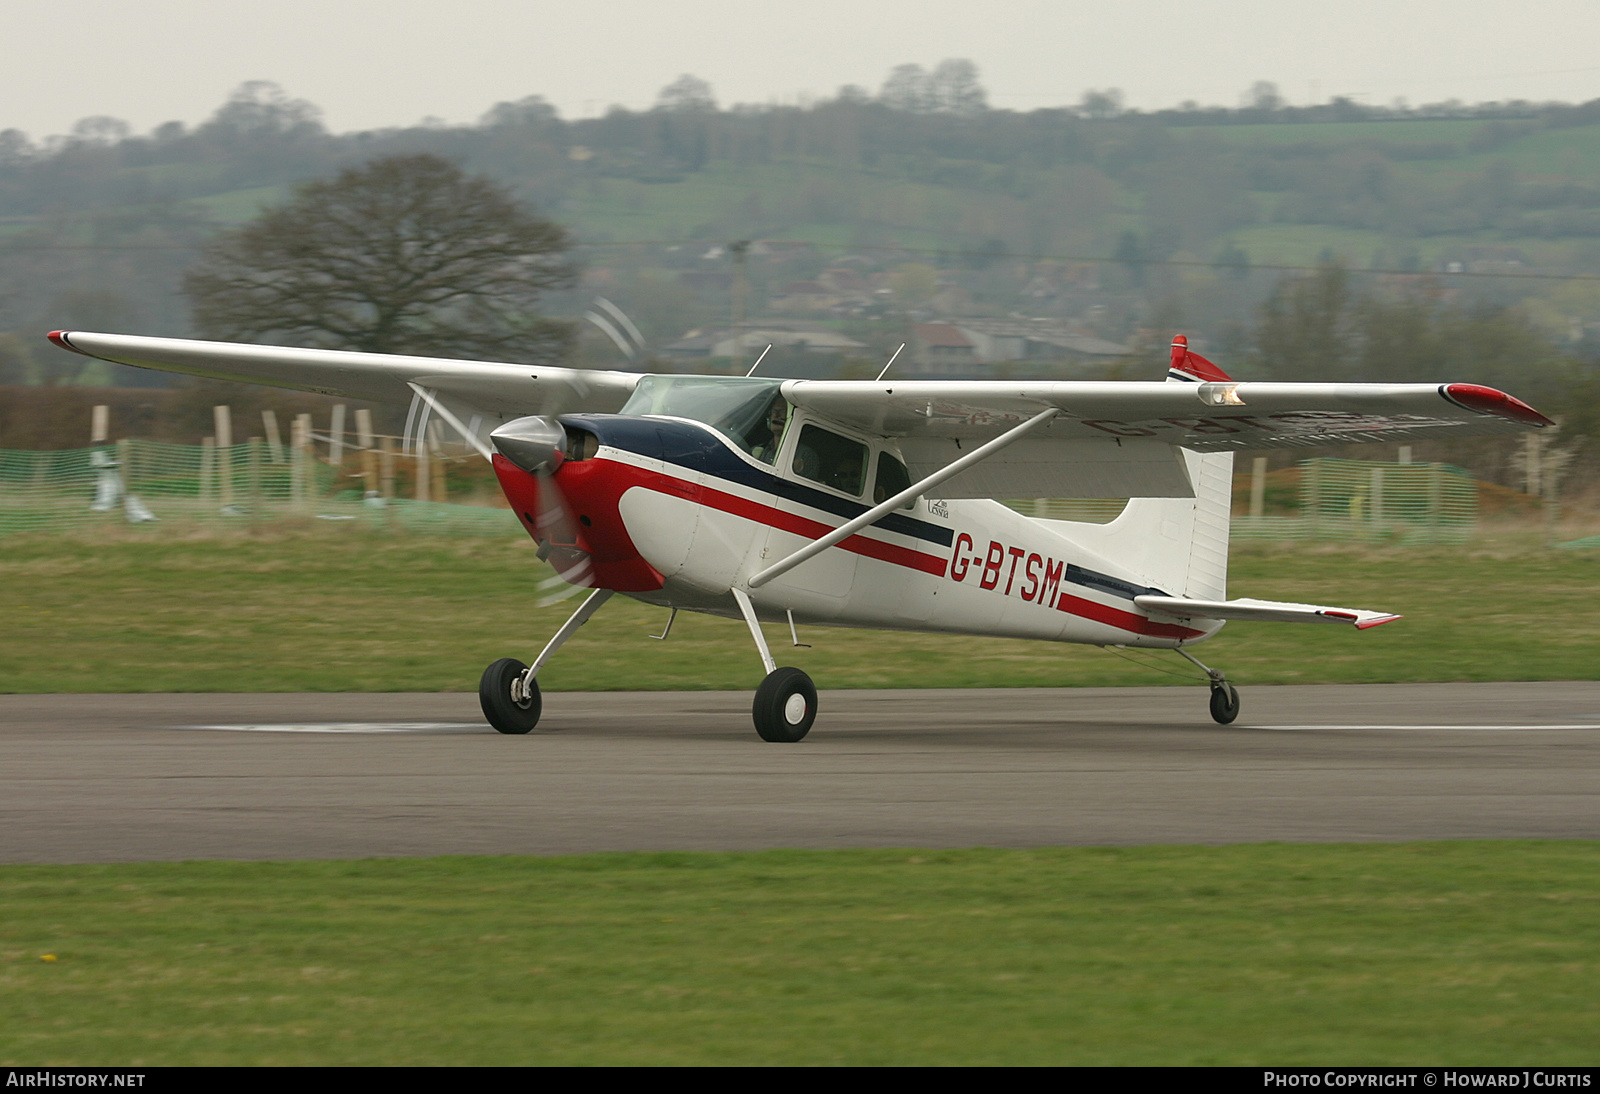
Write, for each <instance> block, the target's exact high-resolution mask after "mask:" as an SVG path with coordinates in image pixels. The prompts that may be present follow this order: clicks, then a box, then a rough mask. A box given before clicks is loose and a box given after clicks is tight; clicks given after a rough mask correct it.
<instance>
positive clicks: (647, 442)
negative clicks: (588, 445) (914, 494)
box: [561, 414, 955, 547]
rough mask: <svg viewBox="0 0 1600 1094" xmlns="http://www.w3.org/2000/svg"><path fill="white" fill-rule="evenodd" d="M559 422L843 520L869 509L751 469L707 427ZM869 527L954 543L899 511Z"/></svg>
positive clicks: (629, 420) (617, 420)
mask: <svg viewBox="0 0 1600 1094" xmlns="http://www.w3.org/2000/svg"><path fill="white" fill-rule="evenodd" d="M561 420H562V421H563V422H567V423H570V424H572V425H574V426H577V427H578V428H580V429H587V430H589V431H590V432H592V433H594V435H595V436H596V437H598V438H599V439H600V443H602V444H604V445H607V446H609V447H611V448H620V449H621V450H622V451H624V452H633V453H637V454H638V455H640V456H648V457H650V458H651V459H657V460H663V461H665V462H667V463H671V464H676V465H677V466H679V467H682V468H684V469H686V470H689V471H698V472H700V473H701V474H705V475H710V476H711V477H713V478H717V479H722V480H723V481H724V482H729V483H733V484H735V485H737V486H742V487H744V488H745V489H747V490H754V491H757V492H759V493H764V494H774V495H776V496H777V497H780V498H782V499H784V500H785V501H792V502H795V503H796V504H798V505H806V506H810V507H811V508H813V509H821V510H822V511H823V512H825V513H832V514H834V515H835V516H838V517H843V518H844V519H845V520H850V519H853V518H855V517H859V516H860V515H861V514H862V513H865V512H866V511H867V509H868V507H867V506H865V505H862V504H861V503H860V502H856V501H850V500H849V499H847V498H841V497H836V496H835V495H833V494H829V493H827V492H825V491H822V490H817V489H814V488H812V487H809V486H805V485H803V484H801V483H798V482H792V481H790V480H789V479H784V478H780V477H778V476H777V475H775V474H773V473H772V472H771V471H767V470H765V469H763V468H759V467H752V466H751V465H750V464H749V463H747V462H745V461H744V460H743V459H740V458H739V456H738V455H736V454H735V453H734V452H732V451H731V450H730V449H729V448H728V446H727V444H725V443H724V442H723V441H722V439H721V438H720V437H718V436H717V435H716V433H715V432H714V431H713V430H712V429H711V428H710V427H709V426H698V425H690V424H689V423H687V422H674V421H663V420H661V419H659V418H633V417H623V416H620V415H610V414H563V415H562V416H561ZM872 527H874V528H879V529H882V530H883V531H886V532H895V533H898V534H899V535H902V536H910V537H912V538H914V539H920V540H923V541H925V542H927V543H936V544H938V545H939V546H941V547H949V546H950V544H951V543H953V542H954V541H955V533H954V532H953V531H952V530H951V529H949V528H947V527H941V526H940V525H937V524H929V523H928V522H927V521H922V520H916V519H914V518H912V517H910V516H907V515H905V514H902V513H890V514H889V515H888V516H886V517H883V518H881V519H879V520H878V521H877V522H876V523H874V524H873V525H872Z"/></svg>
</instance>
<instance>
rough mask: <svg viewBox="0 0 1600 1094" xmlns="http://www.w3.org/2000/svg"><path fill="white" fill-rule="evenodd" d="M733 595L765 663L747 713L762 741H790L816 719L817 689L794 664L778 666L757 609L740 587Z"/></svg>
mask: <svg viewBox="0 0 1600 1094" xmlns="http://www.w3.org/2000/svg"><path fill="white" fill-rule="evenodd" d="M733 599H734V600H735V601H736V602H737V603H738V605H739V613H740V614H741V615H743V616H744V621H745V624H746V625H747V626H749V628H750V637H751V638H754V639H755V640H756V649H757V650H758V651H759V652H760V653H761V663H762V665H764V666H765V667H766V670H767V676H766V679H764V680H762V681H761V686H760V687H758V688H756V701H755V704H754V705H753V706H752V707H751V708H750V716H751V718H752V719H753V720H754V721H755V723H756V733H758V734H759V735H760V737H761V739H762V740H763V741H774V742H786V743H791V744H792V743H793V742H795V741H798V740H800V738H802V737H804V736H805V735H806V734H807V733H809V732H810V731H811V723H812V722H814V721H816V720H817V689H816V685H814V684H812V682H811V677H809V676H807V675H806V674H805V673H803V672H801V671H800V670H799V669H795V668H787V667H785V668H779V667H778V663H777V662H776V661H774V660H773V659H772V651H771V650H770V649H768V648H767V637H766V635H764V634H762V633H761V623H760V622H759V621H758V620H757V619H756V609H755V606H754V605H753V604H751V603H750V598H749V597H748V596H746V595H745V593H744V591H743V590H742V589H734V590H733Z"/></svg>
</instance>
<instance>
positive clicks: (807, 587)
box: [50, 331, 1552, 741]
mask: <svg viewBox="0 0 1600 1094" xmlns="http://www.w3.org/2000/svg"><path fill="white" fill-rule="evenodd" d="M50 337H51V340H52V341H54V342H55V344H56V345H58V346H61V347H62V348H64V349H69V350H73V351H76V352H78V353H82V354H86V355H88V356H91V357H98V358H101V359H104V360H107V361H116V362H120V363H122V364H128V365H137V366H140V367H143V368H153V369H162V370H165V371H169V372H180V373H187V374H190V375H194V376H205V377H212V378H215V379H220V380H234V381H244V382H251V383H261V384H270V385H274V386H278V387H287V388H298V389H301V390H305V391H315V392H321V393H324V394H328V395H337V396H344V397H348V398H352V399H366V400H374V401H380V402H382V401H391V402H395V401H400V402H403V401H406V400H410V401H411V409H412V416H411V422H410V425H409V426H408V432H412V431H413V430H414V434H415V435H416V436H419V437H420V436H421V435H422V434H421V430H422V428H423V424H424V422H425V421H426V420H427V417H428V416H429V415H430V414H437V415H438V417H439V418H440V419H442V420H443V421H444V422H445V423H446V424H447V425H448V426H449V427H450V428H452V429H454V430H455V431H457V432H458V433H459V434H460V435H461V436H462V438H463V439H464V440H465V441H467V442H468V443H470V444H472V445H474V446H475V447H476V448H477V449H478V450H479V451H480V452H482V453H483V454H484V456H485V457H487V458H489V459H490V460H491V461H492V462H493V464H494V470H495V473H496V474H497V476H498V477H499V480H500V485H501V487H502V489H503V490H504V491H505V495H506V497H507V498H508V499H509V500H510V502H511V507H512V509H513V511H514V512H516V513H517V515H518V516H519V517H520V519H521V521H522V523H523V526H524V528H525V529H526V530H527V532H528V534H529V535H530V536H532V537H533V539H534V540H535V541H536V542H537V543H538V545H539V553H540V556H541V557H542V558H545V559H546V560H548V561H549V562H550V564H551V565H552V566H554V568H555V570H556V572H557V573H558V574H559V575H560V576H561V578H562V579H563V580H564V581H566V582H568V583H569V584H571V585H574V586H583V587H588V588H590V589H592V590H593V591H592V592H590V593H589V595H588V597H587V598H586V599H585V600H584V601H583V603H582V605H581V606H580V607H579V608H578V610H577V611H576V612H575V613H574V614H573V615H572V617H571V618H570V619H568V620H567V622H566V623H565V624H564V625H563V626H562V627H561V628H560V629H559V630H558V631H557V632H556V634H555V636H554V637H553V638H551V639H550V641H549V643H548V644H547V645H546V646H545V647H544V650H543V652H541V653H540V654H539V656H538V657H536V658H535V659H534V661H533V664H532V665H531V666H529V665H525V664H523V663H522V662H521V661H518V660H515V659H512V658H504V659H502V660H499V661H496V662H495V663H494V664H492V665H490V666H489V667H488V669H487V670H486V671H485V672H484V674H483V678H482V681H481V684H480V688H479V697H480V700H481V702H482V706H483V712H484V715H485V717H486V718H487V719H488V721H489V723H490V724H491V725H493V726H494V728H496V729H497V730H499V731H500V732H502V733H527V732H528V731H529V730H531V729H533V728H534V726H535V725H537V724H538V721H539V714H540V692H539V682H538V676H539V673H540V671H541V670H542V669H543V668H544V667H545V666H546V665H547V664H548V663H549V662H550V659H551V657H552V656H553V655H554V654H555V653H556V651H557V650H558V649H560V647H561V645H562V644H563V643H564V642H566V641H567V639H569V638H570V637H571V636H572V635H573V633H574V632H576V631H577V629H578V628H579V627H581V626H582V625H583V624H584V623H585V622H587V621H588V620H589V618H590V617H591V616H593V615H594V613H595V612H596V611H598V610H599V609H600V608H601V607H602V606H603V605H604V604H605V603H606V601H607V600H608V599H610V598H611V596H612V595H613V594H615V593H625V594H627V595H628V596H631V597H634V598H636V599H638V600H642V601H645V602H646V603H649V604H656V605H660V606H661V607H663V608H668V609H671V611H672V612H673V614H674V616H675V615H676V613H677V612H678V611H680V610H685V611H697V612H708V613H711V614H714V615H722V616H727V617H730V618H736V619H743V620H744V621H745V623H746V624H747V625H748V626H749V628H750V636H751V638H752V639H753V640H754V643H755V647H756V650H757V651H758V652H759V654H760V656H761V661H762V664H763V665H764V666H765V667H766V677H765V679H763V680H762V681H761V684H760V686H759V687H758V688H757V689H756V694H755V704H754V708H753V716H754V720H755V726H756V731H757V733H759V734H760V736H761V738H762V739H763V740H767V741H798V740H800V739H801V738H802V737H804V736H805V735H806V733H807V732H808V731H809V730H810V729H811V724H812V721H813V720H814V719H815V717H816V714H817V692H816V688H815V687H814V686H813V684H812V682H811V680H810V678H809V677H807V676H806V674H805V673H803V672H801V671H800V670H799V669H796V668H787V667H785V668H780V667H779V666H778V665H777V663H776V661H775V660H774V658H773V655H772V652H771V649H770V647H769V646H768V644H767V639H766V637H765V635H764V634H763V632H762V629H761V624H762V623H763V622H764V621H765V622H768V623H779V624H787V626H788V627H789V629H790V634H791V636H793V635H794V634H795V632H794V626H795V624H797V623H807V624H821V625H832V626H846V627H869V628H881V629H888V630H911V631H943V632H952V633H961V634H976V635H997V636H1003V637H1009V638H1038V639H1045V640H1050V641H1056V642H1081V643H1090V644H1094V645H1100V646H1116V647H1126V646H1136V647H1147V648H1153V649H1169V650H1173V651H1175V652H1176V653H1178V654H1179V655H1181V656H1182V657H1185V658H1187V659H1188V660H1190V661H1192V662H1194V664H1195V665H1196V666H1198V667H1199V668H1200V669H1201V670H1203V671H1204V672H1205V673H1206V676H1207V678H1208V679H1209V681H1210V688H1211V704H1210V705H1211V715H1212V717H1214V718H1215V719H1216V720H1217V721H1218V722H1221V723H1224V724H1226V723H1229V722H1232V721H1233V720H1234V718H1235V717H1237V716H1238V713H1239V696H1238V692H1237V691H1236V690H1235V689H1234V688H1233V686H1232V685H1231V684H1229V683H1228V680H1227V678H1226V676H1225V675H1224V674H1223V673H1222V672H1221V671H1219V670H1217V669H1213V668H1210V667H1208V666H1206V665H1204V664H1202V663H1201V662H1200V661H1198V660H1196V658H1195V657H1194V655H1193V654H1191V653H1190V652H1189V647H1190V646H1193V645H1195V644H1196V643H1198V642H1201V641H1204V640H1205V639H1207V638H1210V637H1211V636H1212V635H1214V634H1216V633H1217V631H1218V630H1220V629H1221V627H1222V625H1223V623H1224V622H1225V621H1228V620H1279V621H1288V622H1303V623H1338V624H1346V625H1352V626H1355V627H1358V628H1366V627H1373V626H1377V625H1378V624H1380V623H1387V622H1389V621H1391V620H1393V619H1397V618H1399V617H1398V616H1395V615H1392V614H1386V613H1383V612H1375V611H1363V610H1358V609H1354V608H1338V607H1328V606H1325V605H1317V604H1293V603H1281V602H1276V601H1267V600H1252V599H1235V600H1229V599H1228V598H1227V567H1228V522H1229V510H1230V502H1231V494H1232V485H1233V474H1232V469H1233V455H1234V452H1235V451H1239V450H1256V449H1268V448H1298V447H1303V446H1313V445H1321V444H1352V443H1362V442H1369V443H1379V442H1383V443H1394V442H1398V441H1408V440H1420V439H1428V438H1437V437H1455V436H1462V435H1471V434H1491V433H1506V432H1514V431H1521V430H1528V429H1537V428H1540V427H1543V426H1548V425H1550V424H1552V423H1551V422H1550V420H1549V419H1547V418H1546V417H1545V416H1544V415H1542V414H1540V413H1539V412H1538V411H1536V410H1534V409H1533V408H1532V407H1530V406H1528V405H1526V404H1525V403H1522V402H1519V401H1518V400H1516V399H1514V398H1512V397H1511V396H1509V395H1506V394H1504V393H1503V392H1500V391H1496V390H1494V389H1492V388H1487V387H1480V386H1478V385H1475V384H1463V383H1446V384H1436V383H1430V384H1333V383H1328V384H1321V383H1306V384H1300V383H1294V384H1289V383H1251V382H1242V383H1241V382H1235V381H1234V380H1232V379H1230V378H1229V377H1228V376H1227V375H1226V374H1225V373H1224V372H1222V370H1220V369H1219V368H1217V367H1216V366H1215V365H1213V364H1212V363H1211V362H1209V361H1207V360H1206V359H1205V358H1203V357H1201V356H1199V355H1198V354H1196V353H1194V352H1192V351H1191V350H1190V349H1189V347H1188V344H1187V341H1186V340H1185V339H1184V338H1182V337H1179V338H1178V339H1177V340H1176V341H1174V342H1173V344H1172V364H1171V367H1170V369H1169V370H1168V373H1167V377H1166V382H1125V381H1106V382H1099V381H1064V382H1054V381H1003V380H984V381H940V380H911V381H906V380H891V379H885V378H884V374H880V376H879V379H878V380H876V381H865V380H776V379H763V378H759V377H755V376H744V377H737V376H682V375H639V374H634V373H625V372H605V371H592V370H576V369H562V368H547V367H542V366H537V367H536V366H519V365H514V364H491V363H485V362H475V361H452V360H436V359H432V358H421V357H399V356H387V355H381V354H369V353H351V352H342V351H332V350H313V349H291V348H281V347H272V346H255V345H235V344H228V343H217V342H195V341H186V340H178V339H168V338H143V337H132V336H124V335H110V334H89V333H80V332H76V331H58V332H56V333H54V334H52V335H51V336H50ZM1019 497H1021V498H1041V497H1047V498H1128V499H1131V500H1130V501H1129V502H1128V504H1127V506H1126V508H1125V509H1124V510H1123V512H1122V514H1121V515H1120V516H1119V517H1117V518H1116V519H1115V520H1113V521H1111V522H1110V523H1108V524H1093V523H1080V522H1075V521H1063V520H1041V519H1031V518H1029V517H1025V516H1022V515H1020V514H1018V513H1016V512H1013V511H1012V510H1011V509H1008V508H1007V507H1005V506H1004V505H1002V504H1000V502H999V501H998V500H996V499H1000V498H1019ZM671 625H672V623H671V618H669V619H668V621H667V631H670V629H671ZM795 641H796V643H797V644H798V638H797V637H796V638H795Z"/></svg>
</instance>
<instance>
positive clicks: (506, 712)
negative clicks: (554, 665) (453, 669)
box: [478, 657, 544, 734]
mask: <svg viewBox="0 0 1600 1094" xmlns="http://www.w3.org/2000/svg"><path fill="white" fill-rule="evenodd" d="M527 671H528V666H527V665H524V664H523V663H522V662H521V661H518V660H517V659H516V658H514V657H502V658H500V660H498V661H496V662H495V663H494V664H492V665H490V666H489V667H488V668H486V669H484V670H483V679H482V680H479V681H478V705H479V706H481V707H483V716H484V717H485V718H487V719H488V720H489V724H490V725H492V726H494V728H496V729H498V730H499V731H500V732H501V733H518V734H520V733H527V732H528V731H529V730H531V729H533V727H534V726H536V725H538V724H539V711H540V710H541V708H543V706H544V700H543V699H542V698H541V696H540V694H539V681H537V680H530V681H528V687H529V694H528V696H527V698H526V699H524V700H523V701H522V702H520V703H519V702H517V701H516V700H514V699H512V698H511V683H512V681H514V680H515V679H517V677H519V676H521V675H522V674H523V673H525V672H527Z"/></svg>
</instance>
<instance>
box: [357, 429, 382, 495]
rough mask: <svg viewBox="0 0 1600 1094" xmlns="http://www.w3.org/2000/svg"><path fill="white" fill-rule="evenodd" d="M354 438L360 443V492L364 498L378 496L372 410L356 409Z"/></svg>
mask: <svg viewBox="0 0 1600 1094" xmlns="http://www.w3.org/2000/svg"><path fill="white" fill-rule="evenodd" d="M356 438H357V440H358V441H359V442H360V444H361V493H362V496H363V497H364V498H374V497H377V496H378V454H377V453H376V452H374V451H373V450H372V411H370V410H368V409H367V408H366V407H362V408H361V409H359V410H357V411H356Z"/></svg>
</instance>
